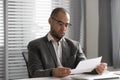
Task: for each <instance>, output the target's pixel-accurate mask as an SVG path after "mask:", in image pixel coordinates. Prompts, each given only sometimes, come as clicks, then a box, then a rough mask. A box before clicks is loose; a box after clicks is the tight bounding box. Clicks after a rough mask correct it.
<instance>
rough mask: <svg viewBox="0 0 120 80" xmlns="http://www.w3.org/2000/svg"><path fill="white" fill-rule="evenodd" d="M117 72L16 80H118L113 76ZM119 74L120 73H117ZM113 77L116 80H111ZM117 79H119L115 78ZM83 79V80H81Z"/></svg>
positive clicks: (119, 79) (118, 79)
mask: <svg viewBox="0 0 120 80" xmlns="http://www.w3.org/2000/svg"><path fill="white" fill-rule="evenodd" d="M116 72H117V71H112V72H109V74H107V75H106V74H103V75H93V74H76V75H70V76H67V77H64V78H56V77H41V78H29V79H18V80H94V79H93V78H96V77H97V78H99V77H100V78H104V77H111V79H110V78H109V79H95V80H120V75H115V74H114V73H116ZM119 72H120V71H119ZM112 77H115V78H116V79H112ZM117 77H119V78H117ZM83 78H84V79H83Z"/></svg>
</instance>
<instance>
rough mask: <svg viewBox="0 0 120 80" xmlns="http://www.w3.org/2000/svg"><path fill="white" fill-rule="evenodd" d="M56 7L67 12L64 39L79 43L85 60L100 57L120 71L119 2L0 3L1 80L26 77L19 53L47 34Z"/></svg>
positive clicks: (51, 0) (27, 0)
mask: <svg viewBox="0 0 120 80" xmlns="http://www.w3.org/2000/svg"><path fill="white" fill-rule="evenodd" d="M55 7H64V8H66V9H67V10H68V11H69V13H70V15H71V23H72V27H70V28H69V30H68V32H67V34H66V36H67V37H70V38H72V39H74V40H77V41H79V42H80V43H81V45H82V48H83V50H84V52H85V54H86V56H87V58H94V57H98V56H103V61H105V62H107V63H108V65H109V66H114V68H119V67H120V63H118V62H119V61H120V55H119V45H120V44H119V42H120V38H119V30H120V28H119V25H120V22H119V21H120V15H119V13H120V12H119V11H120V10H119V9H120V0H0V80H13V79H21V78H27V77H28V73H27V68H26V64H25V61H24V58H23V56H22V52H23V51H26V49H27V48H26V46H27V44H28V42H29V41H31V40H33V39H35V38H38V37H42V36H44V35H46V34H47V32H48V31H49V24H48V18H49V15H50V13H51V11H52V9H53V8H55Z"/></svg>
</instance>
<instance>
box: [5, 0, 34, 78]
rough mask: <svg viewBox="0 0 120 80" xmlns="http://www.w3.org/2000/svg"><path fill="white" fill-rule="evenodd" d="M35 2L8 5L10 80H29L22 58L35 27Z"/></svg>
mask: <svg viewBox="0 0 120 80" xmlns="http://www.w3.org/2000/svg"><path fill="white" fill-rule="evenodd" d="M34 3H35V2H34V0H8V3H7V7H8V9H7V18H8V19H7V24H8V25H7V27H6V28H7V31H8V33H7V34H8V35H7V40H8V41H7V42H8V43H7V48H8V49H7V50H8V51H6V54H7V56H8V57H7V58H6V61H7V66H8V67H7V68H6V69H7V70H6V71H7V72H6V73H7V74H6V75H7V77H8V79H10V80H13V79H20V78H27V77H28V73H27V68H26V65H25V62H24V59H23V56H22V54H21V53H22V51H23V50H24V49H26V45H27V41H28V40H29V37H30V34H29V33H31V32H30V29H31V27H33V14H34Z"/></svg>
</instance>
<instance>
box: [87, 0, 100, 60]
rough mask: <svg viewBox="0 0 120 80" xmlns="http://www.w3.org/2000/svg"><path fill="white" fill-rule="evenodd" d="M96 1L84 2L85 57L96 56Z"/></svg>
mask: <svg viewBox="0 0 120 80" xmlns="http://www.w3.org/2000/svg"><path fill="white" fill-rule="evenodd" d="M98 19H99V17H98V0H86V49H87V57H88V58H94V57H97V56H98V26H99V25H98V22H99V21H98Z"/></svg>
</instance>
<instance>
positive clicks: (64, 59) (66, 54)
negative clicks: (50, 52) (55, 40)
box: [62, 39, 70, 66]
mask: <svg viewBox="0 0 120 80" xmlns="http://www.w3.org/2000/svg"><path fill="white" fill-rule="evenodd" d="M69 56H70V49H69V46H68V44H67V42H66V41H65V39H63V40H62V64H63V65H64V66H65V65H68V64H67V58H69Z"/></svg>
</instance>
